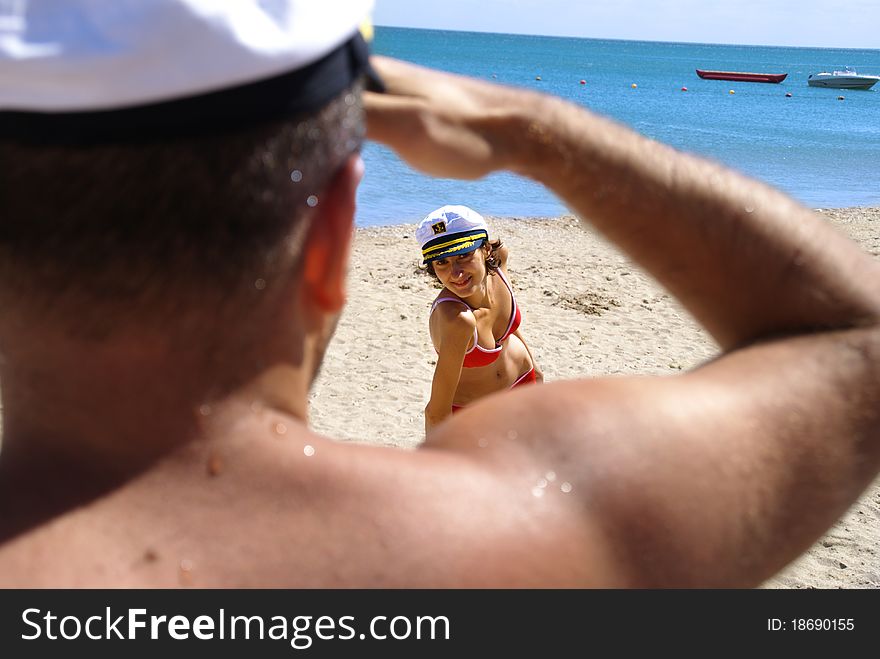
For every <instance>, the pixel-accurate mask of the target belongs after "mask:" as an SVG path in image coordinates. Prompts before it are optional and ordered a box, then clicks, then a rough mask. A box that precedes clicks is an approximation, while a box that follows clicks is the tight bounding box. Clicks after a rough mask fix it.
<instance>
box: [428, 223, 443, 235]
mask: <svg viewBox="0 0 880 659" xmlns="http://www.w3.org/2000/svg"><path fill="white" fill-rule="evenodd" d="M431 229H433V230H434V235H435V236H436V235H437V234H438V233H446V222H444V221H443V220H440V221H439V222H436V223H434V224H432V225H431Z"/></svg>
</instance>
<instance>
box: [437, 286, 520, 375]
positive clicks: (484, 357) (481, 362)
mask: <svg viewBox="0 0 880 659" xmlns="http://www.w3.org/2000/svg"><path fill="white" fill-rule="evenodd" d="M496 272H497V273H498V274H499V275H501V281H503V282H504V285H505V286H507V290H508V291H510V321H509V322H508V323H507V329H506V330H505V332H504V334H503V335H502V336H501V338H500V339H498V340H497V341H496V342H495V347H494V348H491V349H489V350H487V349H486V348H484V347H482V346H481V345H480V343H479V336H478V335H477V328H476V327H474V345H473V346H472V347H471V349H470V350H468V351H467V352H466V353H465V354H464V362H462V366H463V367H464V368H478V367H480V366H488V365H489V364H491V363H493V362H494V361H495V360H496V359H498V355H500V354H501V349H502V348H503V347H504V346H503V345H501V344H502V343H504V342H505V341H506V340H507V337H509V336H510V335H511V334H513V333H514V332H515V331H516V330H517V328H519V324H520V323H521V322H522V314H521V313H520V311H519V307H518V306H517V304H516V297H515V296H514V295H513V288H511V286H510V282H508V281H507V277H505V276H504V273H503V272H502V271H501V270H500V269H498V270H496ZM441 302H459V303H461V304H463V305H464V306H466V307H467V308H468V309H471V310H472V311H473V309H472V308H471V305H469V304H468V303H467V302H465V301H464V300H462V299H461V298H460V297H440V298H437V299H436V300H434V304H433V305H432V306H431V313H434V309H436V308H437V305H438V304H440V303H441Z"/></svg>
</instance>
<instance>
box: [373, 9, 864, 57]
mask: <svg viewBox="0 0 880 659" xmlns="http://www.w3.org/2000/svg"><path fill="white" fill-rule="evenodd" d="M373 22H374V23H375V24H376V25H390V26H396V27H421V28H436V29H443V30H465V31H474V32H508V33H514V34H541V35H553V36H565V37H585V38H596V39H633V40H644V41H685V42H698V43H724V44H754V45H762V46H815V47H822V48H871V49H877V48H880V0H440V1H435V0H376V8H375V11H374V12H373Z"/></svg>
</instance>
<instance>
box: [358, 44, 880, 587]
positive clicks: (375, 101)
mask: <svg viewBox="0 0 880 659" xmlns="http://www.w3.org/2000/svg"><path fill="white" fill-rule="evenodd" d="M375 64H376V66H377V68H378V69H379V71H380V73H381V74H382V75H383V77H384V78H385V79H386V82H387V85H388V90H389V93H388V94H386V95H373V94H370V95H368V96H367V97H366V108H367V117H368V134H369V136H370V137H371V138H373V139H377V140H379V141H382V142H384V143H386V144H388V145H389V146H391V147H392V148H393V149H395V150H396V151H397V152H398V153H399V154H400V155H401V156H402V157H403V158H404V159H405V160H407V161H408V162H409V163H410V164H411V165H413V166H414V167H417V168H419V169H421V170H423V171H425V172H427V173H429V174H434V175H437V176H456V177H460V178H478V177H481V176H483V175H485V174H487V173H489V172H491V171H494V170H498V169H508V170H511V171H514V172H517V173H520V174H522V175H525V176H528V177H531V178H533V179H535V180H537V181H539V182H541V183H543V184H544V185H545V186H546V187H548V188H549V189H551V190H552V191H554V192H555V193H556V194H557V195H558V196H559V197H560V198H562V199H563V200H564V201H565V202H566V203H567V204H568V206H569V207H570V208H571V209H572V210H574V211H575V212H577V213H578V215H580V216H581V218H582V219H583V220H584V221H586V222H588V223H589V224H591V225H592V226H594V227H595V228H596V229H598V230H599V231H600V232H601V233H603V234H604V235H605V236H606V237H607V238H608V239H610V240H611V241H612V242H614V243H615V244H616V245H617V246H618V247H619V248H620V249H622V250H623V251H625V252H626V253H627V254H628V255H629V256H630V257H631V258H632V259H633V260H634V261H635V262H636V263H637V264H638V265H639V266H641V267H642V268H644V269H645V270H647V271H648V272H649V273H650V274H652V275H653V276H654V277H655V278H656V279H657V280H658V281H659V282H660V283H661V284H662V285H663V286H665V287H666V288H667V289H669V290H670V291H671V292H672V293H673V294H674V295H675V296H676V297H677V298H678V300H679V301H680V302H681V303H682V304H683V305H684V306H685V307H686V308H687V309H688V310H689V311H690V312H691V313H692V314H693V315H694V316H695V317H696V319H697V320H698V321H699V322H700V323H701V324H702V325H703V326H705V327H706V328H707V329H708V331H710V332H711V333H712V335H713V336H714V337H715V339H716V340H717V341H718V343H719V344H720V345H721V347H722V351H723V355H722V356H721V358H719V359H717V360H715V361H713V362H711V363H709V364H707V365H705V366H703V367H701V368H698V369H696V370H695V371H692V372H690V373H687V374H684V375H682V376H678V377H667V378H659V377H657V378H639V379H636V378H631V379H614V380H592V381H573V382H565V383H554V384H551V385H548V386H545V387H540V388H534V389H532V390H528V391H527V390H523V391H522V392H517V393H513V394H509V395H507V396H502V397H496V398H491V399H488V400H487V401H486V402H485V403H484V404H483V405H482V409H481V414H482V415H483V417H484V418H485V417H486V415H489V416H491V418H503V419H505V422H506V423H507V424H508V425H509V426H510V427H512V428H515V429H516V430H517V436H518V437H519V439H520V443H521V444H522V445H523V446H525V447H526V450H525V451H524V454H525V455H527V456H528V460H531V461H532V462H533V463H534V465H535V466H536V468H547V469H553V470H555V471H556V472H560V471H561V470H562V469H565V470H566V474H567V479H568V480H569V481H571V483H572V484H573V488H574V490H573V491H574V492H577V493H578V494H579V497H577V499H576V500H577V501H579V502H580V508H579V513H578V514H579V515H581V514H582V517H581V518H580V519H581V520H582V522H581V523H582V525H583V528H586V529H587V530H588V533H589V535H590V537H592V538H595V539H596V540H595V542H596V543H600V544H602V545H603V546H604V548H605V550H604V551H602V552H601V553H602V554H603V555H606V556H614V559H613V560H612V561H611V562H610V565H605V566H604V568H603V569H605V570H606V573H605V574H604V575H603V577H604V578H605V580H603V583H605V584H606V585H607V584H609V583H610V584H613V585H638V586H683V585H692V586H694V585H695V586H709V585H714V586H731V585H735V586H742V585H754V584H756V583H759V582H760V581H761V580H763V579H765V578H767V577H768V576H770V575H771V574H773V573H774V572H775V571H777V570H779V569H780V568H781V567H782V566H784V565H785V564H786V563H787V562H788V561H790V560H792V559H793V558H795V557H796V556H797V555H798V554H799V553H800V552H802V551H804V550H805V549H806V548H807V547H808V546H809V545H810V544H811V543H812V542H814V541H815V540H816V539H817V538H818V537H819V536H820V535H821V534H822V533H823V532H824V531H825V530H827V528H828V527H829V526H830V525H831V524H833V522H834V520H835V519H836V518H837V517H839V516H840V515H841V514H842V513H843V512H844V511H845V510H846V508H847V507H848V506H849V505H850V504H851V503H852V502H853V501H855V499H856V498H857V497H858V495H859V494H860V492H861V491H862V490H863V489H864V488H865V486H866V485H867V484H868V483H869V482H870V481H871V479H872V478H873V477H874V476H875V475H876V473H877V470H878V468H880V263H878V262H877V261H876V260H874V259H872V258H871V257H870V256H869V255H867V254H865V253H864V252H863V251H861V250H860V249H859V248H858V247H857V246H856V245H855V244H854V243H852V242H850V241H849V240H847V239H846V238H844V237H843V236H841V235H839V234H838V233H837V232H836V231H834V230H833V229H831V228H830V227H828V226H826V225H825V224H824V223H823V221H822V220H821V219H820V218H819V217H818V216H816V215H815V214H814V213H811V212H810V211H808V210H806V209H804V208H802V207H801V206H800V205H798V204H797V203H795V202H794V201H792V200H791V199H789V198H788V197H786V196H785V195H783V194H781V193H779V192H777V191H775V190H773V189H772V188H770V187H768V186H765V185H763V184H761V183H758V182H756V181H753V180H751V179H748V178H746V177H743V176H740V175H738V174H736V173H734V172H731V171H729V170H727V169H725V168H724V167H721V166H719V165H716V164H713V163H709V162H707V161H704V160H702V159H699V158H696V157H692V156H688V155H685V154H682V153H679V152H676V151H675V150H673V149H671V148H669V147H667V146H664V145H662V144H659V143H657V142H654V141H652V140H649V139H646V138H644V137H642V136H640V135H638V134H636V133H634V132H633V131H631V130H628V129H627V128H625V127H622V126H620V125H618V124H615V123H614V122H611V121H609V120H606V119H603V118H601V117H598V116H596V115H595V114H592V113H590V112H588V111H586V110H584V109H582V108H579V107H577V106H574V105H571V104H568V103H566V102H564V101H562V100H560V99H556V98H552V97H547V96H543V95H539V94H535V93H531V92H527V91H518V90H513V89H509V88H504V87H498V86H495V85H491V84H488V83H483V82H479V81H475V80H470V79H465V78H460V77H457V76H451V75H447V74H440V73H436V72H432V71H428V70H425V69H420V68H418V67H413V66H410V65H407V64H403V63H400V62H395V61H392V60H385V59H382V58H376V62H375ZM510 399H515V400H516V401H517V403H516V404H514V403H510V404H508V400H510ZM526 399H528V404H523V403H524V402H525V401H526ZM493 408H494V409H493ZM459 421H460V422H459ZM466 421H467V418H466V415H464V414H463V415H461V418H460V419H454V420H453V422H452V423H450V424H447V425H449V426H451V425H453V424H456V425H455V429H454V430H455V432H454V433H453V432H452V429H450V432H449V433H446V436H444V434H443V433H442V432H441V431H438V432H437V433H436V434H435V435H434V436H432V442H434V443H436V444H442V443H443V442H446V443H447V444H448V445H454V444H455V443H456V442H458V444H459V445H462V446H463V445H464V440H461V439H456V437H467V436H468V429H467V427H466ZM441 430H442V429H441ZM511 451H515V449H511ZM585 570H586V572H587V573H588V572H589V570H590V567H589V566H587V567H586V568H585ZM587 581H590V579H589V577H587Z"/></svg>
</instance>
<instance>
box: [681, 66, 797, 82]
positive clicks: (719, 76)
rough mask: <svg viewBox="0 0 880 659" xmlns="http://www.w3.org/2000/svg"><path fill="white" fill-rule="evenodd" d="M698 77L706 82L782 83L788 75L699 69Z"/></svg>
mask: <svg viewBox="0 0 880 659" xmlns="http://www.w3.org/2000/svg"><path fill="white" fill-rule="evenodd" d="M697 75H698V76H700V77H701V78H705V79H706V80H733V81H734V82H777V83H778V82H782V81H783V80H785V76H787V75H788V74H787V73H743V72H741V71H706V70H705V69H697Z"/></svg>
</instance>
